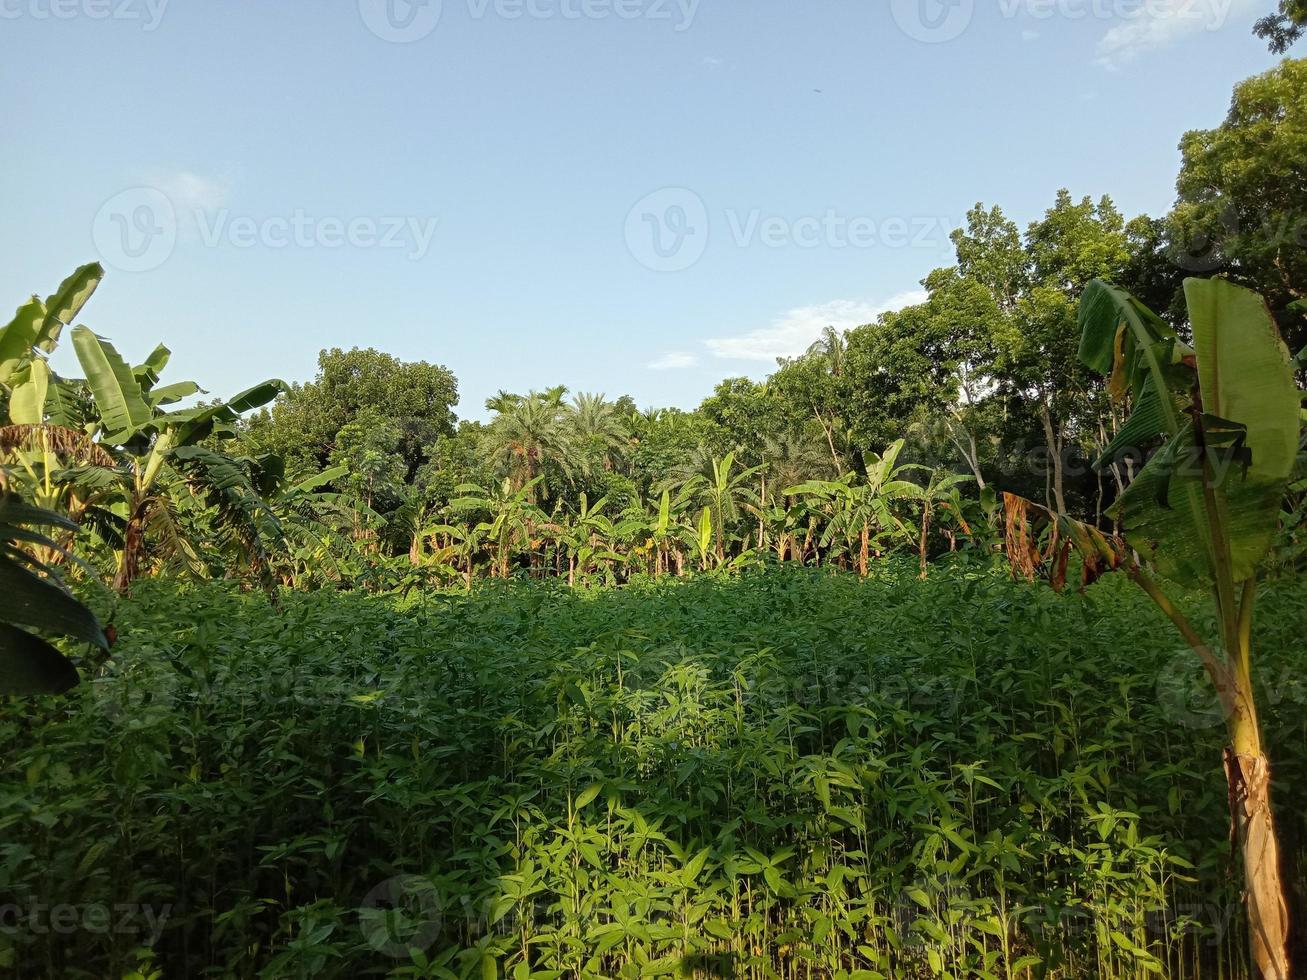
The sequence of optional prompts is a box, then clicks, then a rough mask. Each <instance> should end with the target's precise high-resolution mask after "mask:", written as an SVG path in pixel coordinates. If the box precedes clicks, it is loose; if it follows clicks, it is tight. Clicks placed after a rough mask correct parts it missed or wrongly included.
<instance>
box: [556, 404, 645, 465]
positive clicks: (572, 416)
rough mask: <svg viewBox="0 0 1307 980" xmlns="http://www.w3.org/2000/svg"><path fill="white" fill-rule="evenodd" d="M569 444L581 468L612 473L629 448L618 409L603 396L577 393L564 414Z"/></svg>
mask: <svg viewBox="0 0 1307 980" xmlns="http://www.w3.org/2000/svg"><path fill="white" fill-rule="evenodd" d="M565 419H566V424H567V428H568V430H569V431H568V436H569V440H568V441H569V442H570V444H571V446H572V448H573V450H574V452H575V453H576V456H577V457H578V461H579V462H580V464H581V465H582V466H583V467H585V468H586V469H587V470H592V469H593V468H594V467H595V464H598V467H599V468H601V469H603V470H611V469H613V468H614V467H615V466H616V465H617V464H618V462H620V460H621V458H622V456H623V455H624V454H625V451H626V450H627V449H628V448H629V446H630V444H631V430H630V429H629V428H628V427H627V424H626V420H625V419H623V418H622V416H621V415H620V414H619V413H618V411H617V406H616V405H615V404H614V403H613V402H610V401H608V400H607V399H606V398H605V397H604V396H603V395H591V394H587V393H586V392H580V393H579V394H577V396H576V397H575V398H573V399H572V403H571V404H570V405H568V406H567V408H566V410H565Z"/></svg>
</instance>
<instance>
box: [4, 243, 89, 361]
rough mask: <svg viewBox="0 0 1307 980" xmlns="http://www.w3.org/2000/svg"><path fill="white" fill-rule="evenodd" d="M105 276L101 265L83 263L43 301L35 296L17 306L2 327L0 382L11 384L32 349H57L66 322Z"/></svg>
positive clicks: (29, 356) (28, 359)
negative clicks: (16, 310)
mask: <svg viewBox="0 0 1307 980" xmlns="http://www.w3.org/2000/svg"><path fill="white" fill-rule="evenodd" d="M103 276H104V270H103V269H102V268H100V266H99V264H97V263H92V264H91V265H84V266H82V267H81V268H80V269H78V270H77V271H76V272H74V273H73V274H72V275H71V276H69V277H68V278H67V279H65V280H64V281H63V282H62V283H61V284H60V286H59V288H58V289H57V290H55V292H54V294H53V295H52V296H50V297H49V298H47V299H46V301H45V302H44V303H42V302H41V301H40V300H39V299H37V298H36V297H35V296H33V297H32V298H31V299H30V300H28V301H27V302H26V303H24V304H23V305H22V306H20V307H19V308H18V312H17V313H16V314H15V315H14V318H13V319H12V320H11V321H9V323H8V324H7V325H6V326H5V327H4V328H2V329H0V384H4V385H8V384H10V383H11V382H12V380H13V379H14V376H15V375H16V374H17V373H18V372H20V371H22V370H23V368H24V367H25V366H26V365H27V364H28V363H30V361H31V360H32V357H33V354H32V349H33V348H40V349H41V350H43V351H45V353H47V354H48V353H50V352H51V351H53V350H54V348H55V345H56V344H57V343H58V342H59V335H60V333H61V332H62V331H63V328H64V325H65V324H67V323H69V322H70V321H71V320H72V319H73V317H75V316H77V314H78V312H79V311H80V310H81V308H82V307H83V306H84V305H85V304H86V301H87V300H88V299H90V298H91V294H92V293H93V292H95V287H96V286H98V285H99V284H100V279H101V278H102V277H103Z"/></svg>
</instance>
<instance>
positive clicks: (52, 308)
mask: <svg viewBox="0 0 1307 980" xmlns="http://www.w3.org/2000/svg"><path fill="white" fill-rule="evenodd" d="M103 278H104V268H103V267H102V266H101V265H100V263H99V262H92V263H91V264H90V265H84V266H82V267H81V268H80V269H78V270H77V271H76V272H74V273H73V274H72V275H71V276H69V277H68V278H67V279H65V280H64V281H63V282H62V283H60V284H59V288H58V289H56V290H55V291H54V294H53V295H51V296H48V297H46V300H45V319H44V320H43V321H42V322H41V328H40V330H39V331H38V333H37V337H36V341H35V344H34V346H35V347H38V348H39V349H41V350H43V351H45V353H47V354H49V353H52V352H53V351H54V349H55V346H56V345H57V344H58V343H59V335H60V334H61V333H63V329H64V327H65V326H67V325H68V324H70V323H72V322H73V318H74V317H76V316H77V314H78V313H80V312H81V311H82V307H83V306H85V305H86V301H87V300H89V299H90V298H91V294H92V293H94V292H95V290H96V287H97V286H99V285H100V280H101V279H103Z"/></svg>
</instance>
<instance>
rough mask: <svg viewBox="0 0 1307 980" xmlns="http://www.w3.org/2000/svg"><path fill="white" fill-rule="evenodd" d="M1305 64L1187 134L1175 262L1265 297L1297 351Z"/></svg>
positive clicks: (1263, 78)
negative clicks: (1214, 122) (1218, 119)
mask: <svg viewBox="0 0 1307 980" xmlns="http://www.w3.org/2000/svg"><path fill="white" fill-rule="evenodd" d="M1304 92H1307V60H1304V59H1299V60H1286V61H1284V62H1282V63H1281V64H1280V65H1278V66H1277V67H1276V68H1273V69H1272V70H1270V71H1268V72H1266V73H1265V74H1263V75H1257V76H1256V77H1254V78H1250V79H1248V80H1247V81H1244V82H1241V83H1240V84H1239V85H1237V86H1236V87H1235V90H1234V98H1233V100H1232V102H1231V104H1230V111H1229V113H1228V114H1227V116H1226V118H1225V121H1224V122H1223V123H1222V124H1221V125H1220V126H1218V127H1216V128H1215V129H1204V130H1195V131H1193V132H1190V133H1186V134H1185V136H1184V138H1183V139H1182V140H1181V142H1180V152H1181V154H1182V156H1183V162H1182V164H1181V169H1180V176H1179V178H1178V179H1177V181H1176V190H1177V195H1178V196H1177V200H1176V204H1175V208H1174V209H1173V210H1172V212H1171V214H1170V217H1169V219H1168V223H1169V231H1170V257H1171V259H1172V261H1173V262H1174V263H1175V264H1176V265H1178V266H1180V267H1181V268H1182V269H1184V270H1185V271H1186V272H1187V273H1189V274H1192V275H1221V276H1223V277H1225V278H1227V279H1230V280H1232V281H1234V282H1237V283H1240V284H1242V285H1244V286H1247V287H1249V288H1250V289H1254V290H1256V291H1257V292H1259V293H1261V294H1262V296H1263V297H1265V299H1266V301H1267V303H1268V304H1269V305H1270V308H1271V311H1272V314H1273V315H1274V316H1275V319H1276V323H1277V325H1278V327H1279V329H1280V332H1281V334H1282V335H1283V337H1284V339H1285V341H1286V342H1287V343H1288V344H1289V347H1290V349H1291V350H1293V351H1295V352H1296V351H1298V350H1300V349H1301V348H1302V347H1304V346H1307V311H1305V310H1304V309H1303V307H1302V306H1301V305H1299V306H1297V307H1295V304H1301V303H1303V301H1304V300H1307V98H1304V96H1303V93H1304Z"/></svg>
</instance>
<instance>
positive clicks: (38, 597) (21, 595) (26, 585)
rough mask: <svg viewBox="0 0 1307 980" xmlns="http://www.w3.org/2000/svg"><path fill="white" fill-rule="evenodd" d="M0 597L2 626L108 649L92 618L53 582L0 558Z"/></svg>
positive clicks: (13, 562)
mask: <svg viewBox="0 0 1307 980" xmlns="http://www.w3.org/2000/svg"><path fill="white" fill-rule="evenodd" d="M0 593H2V594H3V595H4V596H5V599H6V601H5V606H4V611H3V613H2V614H0V615H3V617H4V621H5V622H9V623H16V624H18V625H21V626H31V627H33V628H35V629H40V630H46V631H47V632H50V633H59V634H62V635H64V636H72V637H76V638H77V639H79V640H85V641H86V642H88V643H94V644H95V645H96V646H98V647H101V648H107V647H108V645H109V644H108V641H107V640H106V639H105V637H104V633H102V632H101V631H100V624H99V623H97V622H96V621H95V615H94V614H93V613H92V612H91V611H90V610H89V609H87V608H86V607H85V606H83V605H82V604H81V603H80V602H78V601H77V600H76V599H74V598H73V597H72V596H71V595H69V594H68V593H67V592H65V591H64V590H63V589H61V588H59V586H57V585H55V584H54V583H53V582H51V581H49V580H47V579H43V578H41V577H39V576H37V575H34V574H33V573H32V572H29V571H28V570H27V569H25V568H23V567H22V566H21V565H19V564H18V563H17V562H15V561H13V560H12V559H9V558H4V557H0Z"/></svg>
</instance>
